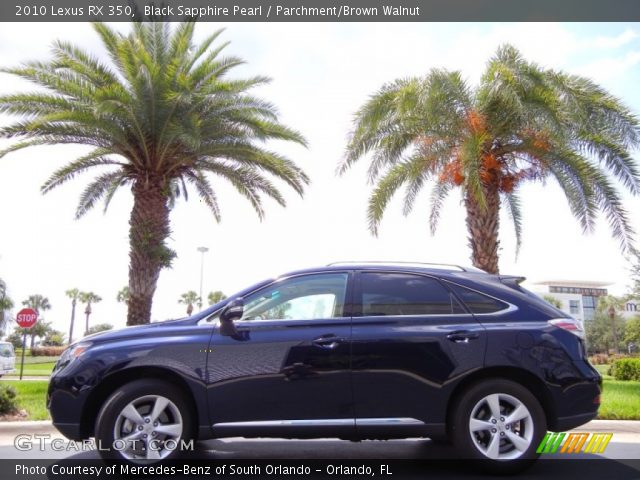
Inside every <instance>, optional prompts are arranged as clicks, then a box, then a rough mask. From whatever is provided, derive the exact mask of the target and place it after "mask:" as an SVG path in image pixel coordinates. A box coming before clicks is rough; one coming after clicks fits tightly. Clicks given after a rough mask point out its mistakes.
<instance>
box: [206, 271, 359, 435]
mask: <svg viewBox="0 0 640 480" xmlns="http://www.w3.org/2000/svg"><path fill="white" fill-rule="evenodd" d="M351 277H352V274H351V273H350V272H348V271H332V272H324V273H312V274H303V275H296V276H293V277H289V278H285V279H282V280H278V281H276V282H274V283H272V284H270V285H268V286H266V287H263V288H261V289H259V290H258V291H256V292H253V293H251V294H249V295H247V296H245V297H244V312H243V316H242V318H241V319H240V320H238V321H236V322H235V328H236V330H237V335H236V334H234V335H233V338H232V337H231V336H224V335H221V332H220V331H219V329H215V330H214V333H213V335H212V339H211V345H210V351H209V354H208V360H207V364H208V372H207V378H208V385H207V391H208V403H209V411H210V416H211V419H212V424H213V430H214V434H216V435H218V436H223V435H232V434H242V435H245V436H249V435H274V434H278V430H279V431H280V432H281V433H282V434H283V435H285V434H286V435H292V434H298V435H301V436H304V435H305V431H311V432H313V433H315V434H317V433H318V431H319V430H322V431H326V433H327V434H332V435H352V434H353V430H354V415H353V395H352V390H351V383H350V341H351V314H350V303H351V302H350V295H351V292H350V290H351V287H350V284H351V281H350V279H351Z"/></svg>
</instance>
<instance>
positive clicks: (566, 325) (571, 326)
mask: <svg viewBox="0 0 640 480" xmlns="http://www.w3.org/2000/svg"><path fill="white" fill-rule="evenodd" d="M547 323H549V324H551V325H553V326H554V327H558V328H562V329H563V330H567V331H568V332H571V333H573V334H574V335H575V336H577V337H579V338H582V339H584V328H582V324H581V323H580V322H578V321H577V320H574V319H573V318H554V319H553V320H549V321H548V322H547Z"/></svg>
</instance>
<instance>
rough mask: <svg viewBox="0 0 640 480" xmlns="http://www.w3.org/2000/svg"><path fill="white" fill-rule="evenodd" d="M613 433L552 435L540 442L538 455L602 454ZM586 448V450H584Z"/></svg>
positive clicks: (550, 433) (548, 434) (548, 433)
mask: <svg viewBox="0 0 640 480" xmlns="http://www.w3.org/2000/svg"><path fill="white" fill-rule="evenodd" d="M612 436H613V433H586V432H584V433H552V432H547V434H546V435H545V436H544V438H543V439H542V442H540V445H539V446H538V449H537V450H536V452H537V453H580V452H584V453H602V452H604V449H605V448H607V445H609V441H610V440H611V437H612ZM583 447H584V449H583Z"/></svg>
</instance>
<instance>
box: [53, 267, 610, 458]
mask: <svg viewBox="0 0 640 480" xmlns="http://www.w3.org/2000/svg"><path fill="white" fill-rule="evenodd" d="M522 280H523V279H522V278H519V277H512V276H500V275H489V274H486V273H484V272H481V271H476V270H474V269H467V268H462V267H455V266H451V267H446V266H434V265H429V264H402V263H393V264H391V263H389V264H387V263H365V264H349V263H342V264H333V265H330V266H326V267H322V268H314V269H307V270H302V271H296V272H292V273H288V274H286V275H282V276H280V277H278V278H275V279H271V280H268V281H264V282H261V283H259V284H257V285H254V286H252V287H250V288H248V289H246V290H244V291H242V292H239V293H238V294H236V295H233V296H231V297H230V298H228V299H226V300H224V301H222V302H220V303H218V304H217V305H213V306H212V307H210V308H208V309H206V310H204V311H202V312H200V313H197V314H195V315H193V316H191V317H188V318H185V319H180V320H175V321H167V322H162V323H153V324H150V325H144V326H139V327H130V328H126V329H123V330H118V331H111V332H107V333H102V334H98V335H95V336H92V337H89V338H86V339H83V340H81V341H79V342H77V343H75V344H74V345H72V346H70V347H69V348H68V349H67V350H66V351H65V352H64V354H63V355H62V357H61V358H60V360H59V361H58V363H57V365H56V367H55V369H54V372H53V374H52V377H51V382H50V385H49V391H48V407H49V409H50V412H51V417H52V419H53V424H54V425H55V426H56V427H57V428H58V430H60V431H61V432H62V433H63V434H64V435H66V436H67V437H69V438H71V439H76V440H79V439H86V438H89V437H95V438H96V440H97V441H99V442H100V444H101V454H102V455H103V456H105V457H108V458H112V459H113V458H115V459H125V460H129V461H132V462H138V461H145V460H162V459H166V458H171V457H172V456H174V455H176V453H177V449H175V445H176V443H179V441H181V440H187V439H209V438H219V437H236V436H242V437H258V436H260V437H272V436H273V437H286V438H311V437H322V438H325V437H338V438H342V439H349V440H360V439H390V438H403V437H420V436H422V437H430V438H432V439H435V440H440V441H445V440H451V441H453V443H454V444H455V445H456V447H457V448H458V449H459V450H460V452H461V456H463V457H468V458H474V459H485V460H487V461H488V462H489V463H490V464H492V465H494V466H495V467H498V468H500V467H507V468H508V466H509V465H510V464H515V463H517V462H515V461H517V460H526V461H529V460H532V459H534V458H536V456H537V454H536V448H537V446H538V444H539V443H540V441H541V439H542V438H543V436H544V434H545V433H546V431H547V430H553V431H563V430H567V429H571V428H574V427H577V426H579V425H582V424H584V423H586V422H587V421H589V420H591V419H593V418H594V417H595V416H596V414H597V410H598V405H599V401H600V400H599V399H600V383H601V379H600V376H599V375H598V373H597V372H596V371H595V370H594V368H593V367H592V366H591V365H590V364H589V363H588V361H587V359H586V355H585V347H584V341H583V330H582V326H581V324H580V323H579V322H577V321H576V320H574V319H573V318H571V317H570V316H568V315H566V314H565V313H563V312H562V311H560V310H558V309H556V308H554V307H553V306H551V305H549V304H548V303H547V302H545V301H544V300H542V299H541V298H539V297H537V296H536V295H534V294H532V293H530V292H528V291H527V290H525V289H524V288H522V287H521V286H520V282H521V281H522ZM113 445H116V446H119V448H109V447H110V446H113ZM105 446H106V448H105Z"/></svg>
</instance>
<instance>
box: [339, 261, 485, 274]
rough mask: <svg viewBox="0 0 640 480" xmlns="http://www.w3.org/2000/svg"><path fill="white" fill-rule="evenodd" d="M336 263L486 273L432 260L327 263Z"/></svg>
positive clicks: (340, 263)
mask: <svg viewBox="0 0 640 480" xmlns="http://www.w3.org/2000/svg"><path fill="white" fill-rule="evenodd" d="M336 265H417V266H421V267H424V266H429V267H434V268H445V267H449V268H451V267H453V268H454V269H458V270H460V271H461V272H477V273H486V272H485V271H484V270H480V269H479V268H475V267H463V266H461V265H456V264H454V263H431V262H404V261H381V260H367V261H346V262H332V263H329V264H327V267H332V266H336Z"/></svg>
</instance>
